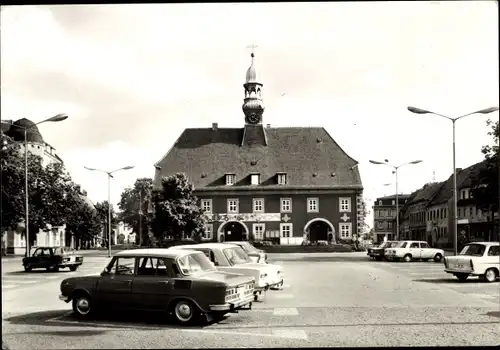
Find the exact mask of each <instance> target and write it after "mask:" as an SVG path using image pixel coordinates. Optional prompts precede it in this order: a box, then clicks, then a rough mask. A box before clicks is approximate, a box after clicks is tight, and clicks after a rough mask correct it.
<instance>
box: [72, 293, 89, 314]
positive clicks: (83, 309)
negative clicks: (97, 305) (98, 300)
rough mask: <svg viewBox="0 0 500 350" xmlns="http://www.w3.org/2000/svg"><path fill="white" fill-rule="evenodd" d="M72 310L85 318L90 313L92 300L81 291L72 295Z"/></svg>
mask: <svg viewBox="0 0 500 350" xmlns="http://www.w3.org/2000/svg"><path fill="white" fill-rule="evenodd" d="M73 312H74V313H75V315H76V316H77V317H79V318H87V317H89V316H90V315H91V314H92V312H93V310H92V300H91V299H90V297H89V296H88V295H87V294H84V293H81V294H77V295H76V296H74V297H73Z"/></svg>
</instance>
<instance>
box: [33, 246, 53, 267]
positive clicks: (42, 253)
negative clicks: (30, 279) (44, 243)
mask: <svg viewBox="0 0 500 350" xmlns="http://www.w3.org/2000/svg"><path fill="white" fill-rule="evenodd" d="M33 258H35V259H34V261H33V265H32V266H33V267H38V268H47V267H49V265H50V263H51V259H52V252H51V249H50V248H38V249H37V250H35V252H34V253H33Z"/></svg>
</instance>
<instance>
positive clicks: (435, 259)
mask: <svg viewBox="0 0 500 350" xmlns="http://www.w3.org/2000/svg"><path fill="white" fill-rule="evenodd" d="M442 259H443V256H442V255H441V254H439V253H437V254H436V255H434V262H437V263H439V262H441V260H442Z"/></svg>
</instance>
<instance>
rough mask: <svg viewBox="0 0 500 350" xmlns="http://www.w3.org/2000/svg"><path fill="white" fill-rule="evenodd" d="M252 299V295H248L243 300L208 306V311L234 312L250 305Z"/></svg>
mask: <svg viewBox="0 0 500 350" xmlns="http://www.w3.org/2000/svg"><path fill="white" fill-rule="evenodd" d="M253 299H254V297H253V294H249V295H247V296H246V297H245V298H244V299H242V300H238V301H236V302H231V303H225V304H217V305H210V306H209V307H210V311H235V310H238V309H241V308H242V307H243V306H246V305H249V304H251V303H252V301H253Z"/></svg>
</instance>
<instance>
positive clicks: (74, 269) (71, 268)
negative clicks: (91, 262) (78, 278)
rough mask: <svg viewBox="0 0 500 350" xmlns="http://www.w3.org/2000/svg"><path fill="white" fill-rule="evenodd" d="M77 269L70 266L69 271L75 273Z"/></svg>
mask: <svg viewBox="0 0 500 350" xmlns="http://www.w3.org/2000/svg"><path fill="white" fill-rule="evenodd" d="M77 269H78V266H70V267H69V270H70V271H76V270H77Z"/></svg>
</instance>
